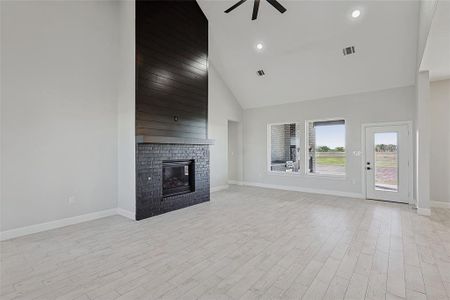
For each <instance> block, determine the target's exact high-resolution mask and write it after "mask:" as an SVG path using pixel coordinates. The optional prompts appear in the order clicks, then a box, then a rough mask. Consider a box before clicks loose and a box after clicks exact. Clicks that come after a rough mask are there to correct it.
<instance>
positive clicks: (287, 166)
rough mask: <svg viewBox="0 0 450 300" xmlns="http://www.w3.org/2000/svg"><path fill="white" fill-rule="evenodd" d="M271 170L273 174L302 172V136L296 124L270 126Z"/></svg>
mask: <svg viewBox="0 0 450 300" xmlns="http://www.w3.org/2000/svg"><path fill="white" fill-rule="evenodd" d="M269 134H270V138H269V141H270V147H269V151H270V152H269V170H270V171H273V172H287V173H291V172H299V171H300V155H299V151H300V149H299V145H300V134H299V126H298V124H296V123H290V124H271V125H269Z"/></svg>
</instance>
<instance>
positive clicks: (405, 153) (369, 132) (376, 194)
mask: <svg viewBox="0 0 450 300" xmlns="http://www.w3.org/2000/svg"><path fill="white" fill-rule="evenodd" d="M410 151H411V149H410V137H409V130H408V125H395V126H370V127H366V150H365V157H366V161H365V172H366V197H367V198H368V199H377V200H387V201H394V202H405V203H408V202H409V196H410V192H409V179H410V176H412V174H410V173H411V171H410V168H409V157H410Z"/></svg>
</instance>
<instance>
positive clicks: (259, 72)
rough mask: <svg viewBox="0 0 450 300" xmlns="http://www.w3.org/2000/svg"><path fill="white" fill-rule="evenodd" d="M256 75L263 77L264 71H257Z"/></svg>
mask: <svg viewBox="0 0 450 300" xmlns="http://www.w3.org/2000/svg"><path fill="white" fill-rule="evenodd" d="M256 74H258V76H264V75H265V73H264V70H258V71H257V72H256Z"/></svg>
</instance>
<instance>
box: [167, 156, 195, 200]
mask: <svg viewBox="0 0 450 300" xmlns="http://www.w3.org/2000/svg"><path fill="white" fill-rule="evenodd" d="M162 174H163V176H162V191H163V197H169V196H174V195H181V194H186V193H191V192H193V191H194V190H195V164H194V161H193V160H187V161H173V160H170V161H163V163H162Z"/></svg>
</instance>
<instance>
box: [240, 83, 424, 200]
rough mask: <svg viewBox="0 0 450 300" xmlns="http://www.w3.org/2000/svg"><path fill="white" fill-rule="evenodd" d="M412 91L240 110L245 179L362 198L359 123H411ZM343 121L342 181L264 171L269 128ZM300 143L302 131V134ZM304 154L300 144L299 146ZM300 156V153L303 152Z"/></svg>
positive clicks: (369, 94)
mask: <svg viewBox="0 0 450 300" xmlns="http://www.w3.org/2000/svg"><path fill="white" fill-rule="evenodd" d="M414 101H415V89H414V87H404V88H396V89H389V90H383V91H378V92H370V93H361V94H355V95H348V96H339V97H333V98H325V99H320V100H311V101H303V102H297V103H293V104H286V105H278V106H270V107H263V108H255V109H248V110H244V120H245V122H244V170H245V172H244V181H245V182H247V183H258V184H266V185H278V186H287V187H294V188H301V189H304V190H308V189H312V190H318V191H322V192H329V193H339V194H342V195H349V196H361V193H362V178H363V174H362V167H361V159H362V157H361V156H357V155H355V154H354V153H353V152H355V151H356V152H358V151H362V146H361V125H362V124H364V123H376V122H393V121H411V120H413V119H414ZM330 118H339V119H342V118H344V119H345V120H346V139H347V145H346V148H347V168H346V173H347V176H346V178H345V179H336V178H325V177H317V176H311V175H305V174H302V175H294V174H289V175H288V174H285V175H274V174H269V173H268V172H267V124H269V123H282V122H287V123H292V122H298V123H300V124H304V123H305V121H307V120H315V119H330ZM301 134H302V137H301V140H302V141H304V135H305V131H304V128H303V129H302V131H301ZM301 147H302V149H303V150H304V142H303V143H302V145H301ZM302 152H303V153H304V151H302Z"/></svg>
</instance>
